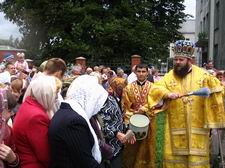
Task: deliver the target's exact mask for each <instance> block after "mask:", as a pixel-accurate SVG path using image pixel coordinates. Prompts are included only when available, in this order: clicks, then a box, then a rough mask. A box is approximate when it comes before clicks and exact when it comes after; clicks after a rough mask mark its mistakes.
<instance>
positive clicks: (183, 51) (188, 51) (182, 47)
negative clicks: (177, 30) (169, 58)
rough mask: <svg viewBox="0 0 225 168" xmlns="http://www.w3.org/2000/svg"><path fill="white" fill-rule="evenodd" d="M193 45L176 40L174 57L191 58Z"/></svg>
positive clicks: (185, 41) (186, 41) (189, 42)
mask: <svg viewBox="0 0 225 168" xmlns="http://www.w3.org/2000/svg"><path fill="white" fill-rule="evenodd" d="M194 51H195V49H194V43H193V42H191V41H188V40H177V41H176V42H175V44H174V47H173V52H174V56H175V57H176V56H181V57H186V58H190V59H191V58H192V55H193V54H194Z"/></svg>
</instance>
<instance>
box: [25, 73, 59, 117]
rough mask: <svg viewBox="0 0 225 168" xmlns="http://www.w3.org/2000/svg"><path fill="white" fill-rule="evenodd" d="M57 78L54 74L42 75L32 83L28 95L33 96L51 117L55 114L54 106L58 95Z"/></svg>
mask: <svg viewBox="0 0 225 168" xmlns="http://www.w3.org/2000/svg"><path fill="white" fill-rule="evenodd" d="M56 92H57V89H56V79H55V77H53V76H47V75H42V76H39V77H38V78H35V79H34V80H32V81H31V83H30V92H29V93H28V95H27V96H33V97H34V98H35V100H37V102H38V103H39V104H41V105H42V107H43V108H44V109H45V110H46V111H47V113H48V115H49V118H50V119H51V118H52V116H53V111H52V109H53V106H54V103H55V100H56V95H57V93H56Z"/></svg>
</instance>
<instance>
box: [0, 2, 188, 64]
mask: <svg viewBox="0 0 225 168" xmlns="http://www.w3.org/2000/svg"><path fill="white" fill-rule="evenodd" d="M182 2H183V0H170V1H169V0H33V1H30V0H5V1H4V2H2V3H1V5H0V10H1V11H3V12H4V13H5V14H6V16H7V18H8V19H9V20H11V21H13V22H15V23H16V24H17V25H19V27H20V32H21V33H22V34H23V36H24V37H23V39H22V40H23V42H24V45H25V47H26V49H28V50H30V51H32V52H33V53H36V54H37V53H38V54H39V55H42V56H43V57H54V56H61V57H64V59H67V60H73V59H74V57H76V56H85V57H86V58H87V59H88V60H90V61H93V62H97V61H98V62H99V63H104V62H109V59H110V61H114V60H115V61H123V62H124V61H127V60H129V59H130V56H131V55H132V54H139V55H141V56H142V58H143V60H144V62H146V63H150V62H152V61H154V60H157V59H158V58H161V59H165V58H166V57H167V56H168V46H169V43H170V42H173V41H175V40H176V39H177V38H179V37H180V36H181V35H180V34H179V32H178V31H177V29H178V28H179V25H180V24H181V23H182V22H183V21H184V18H185V16H186V15H185V14H184V13H183V10H184V5H183V4H182ZM112 58H113V59H112Z"/></svg>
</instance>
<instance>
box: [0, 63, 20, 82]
mask: <svg viewBox="0 0 225 168" xmlns="http://www.w3.org/2000/svg"><path fill="white" fill-rule="evenodd" d="M15 72H16V70H15V66H14V65H13V64H12V63H8V64H6V69H5V71H4V72H2V73H0V83H3V84H10V83H11V75H14V74H15Z"/></svg>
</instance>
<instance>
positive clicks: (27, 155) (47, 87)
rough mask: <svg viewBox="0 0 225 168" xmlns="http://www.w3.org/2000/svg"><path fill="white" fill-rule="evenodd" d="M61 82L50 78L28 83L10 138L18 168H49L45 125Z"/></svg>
mask: <svg viewBox="0 0 225 168" xmlns="http://www.w3.org/2000/svg"><path fill="white" fill-rule="evenodd" d="M60 85H61V83H60V81H59V80H58V79H56V78H55V77H52V76H45V75H43V76H40V77H38V78H36V79H35V80H32V82H31V83H30V88H31V92H30V94H29V95H28V96H27V97H26V99H25V101H24V102H23V104H22V105H21V106H20V109H19V111H18V112H17V115H16V117H15V120H14V125H13V137H14V140H15V145H16V149H17V151H18V154H19V158H20V163H21V164H20V166H21V168H47V167H49V145H48V126H49V123H50V119H51V117H52V115H53V113H52V108H53V105H54V103H55V100H56V97H57V92H58V91H59V89H60V87H61V86H60Z"/></svg>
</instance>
